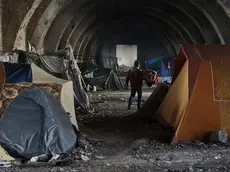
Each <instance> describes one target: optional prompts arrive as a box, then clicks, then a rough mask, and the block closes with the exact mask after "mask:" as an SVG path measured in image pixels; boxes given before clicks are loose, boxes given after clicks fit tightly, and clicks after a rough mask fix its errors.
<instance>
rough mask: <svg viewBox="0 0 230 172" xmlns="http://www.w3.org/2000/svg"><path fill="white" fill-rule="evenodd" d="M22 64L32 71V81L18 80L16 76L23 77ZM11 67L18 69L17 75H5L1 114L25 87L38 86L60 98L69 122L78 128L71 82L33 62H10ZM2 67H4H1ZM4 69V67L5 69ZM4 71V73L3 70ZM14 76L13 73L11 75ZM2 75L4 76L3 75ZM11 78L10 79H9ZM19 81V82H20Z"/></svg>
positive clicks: (0, 105)
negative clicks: (68, 115)
mask: <svg viewBox="0 0 230 172" xmlns="http://www.w3.org/2000/svg"><path fill="white" fill-rule="evenodd" d="M1 64H2V63H1ZM4 66H10V64H9V63H7V64H5V63H4ZM23 66H27V68H28V66H29V67H30V68H29V69H30V70H31V71H28V72H29V73H32V82H26V81H24V80H18V79H17V78H23V77H22V76H24V74H25V73H24V70H21V69H23ZM11 68H13V69H18V70H14V73H16V74H17V75H16V76H17V77H11V75H9V77H10V78H7V76H6V83H5V85H4V89H3V94H2V95H1V98H0V115H2V114H3V113H4V112H5V110H6V109H7V107H8V105H9V103H10V102H11V101H12V100H13V99H14V98H15V97H16V96H17V95H19V94H20V93H21V92H22V91H23V90H24V89H25V88H30V87H35V86H36V87H40V88H43V89H45V90H47V91H48V92H51V93H52V94H53V95H54V96H55V97H56V98H57V99H58V100H60V102H61V104H62V106H63V107H64V109H65V110H66V112H68V113H69V114H70V119H71V122H72V123H73V124H74V125H75V126H76V127H77V128H78V125H77V120H76V114H75V108H74V91H73V82H72V81H66V80H62V79H59V78H56V77H54V76H52V75H50V74H48V73H46V72H45V71H43V70H41V69H40V68H39V67H37V66H36V65H35V64H31V65H28V64H17V63H14V64H11ZM3 69H4V68H3ZM5 70H6V69H5ZM4 73H6V72H5V71H4ZM13 76H14V75H13ZM3 77H4V76H3ZM10 79H11V80H10ZM9 80H10V81H15V82H9V83H8V82H7V81H9ZM20 81H21V82H20Z"/></svg>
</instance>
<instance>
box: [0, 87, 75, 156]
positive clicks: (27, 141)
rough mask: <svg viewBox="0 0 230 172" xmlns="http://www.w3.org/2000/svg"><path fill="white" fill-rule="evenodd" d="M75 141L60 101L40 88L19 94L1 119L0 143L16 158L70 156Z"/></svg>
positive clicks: (72, 130) (29, 89) (26, 90)
mask: <svg viewBox="0 0 230 172" xmlns="http://www.w3.org/2000/svg"><path fill="white" fill-rule="evenodd" d="M76 140H77V136H76V134H75V132H74V129H73V127H72V124H71V122H70V119H69V117H68V115H67V113H66V112H65V110H64V108H63V107H62V105H61V103H60V102H59V101H58V100H57V99H56V98H55V97H54V96H53V95H52V94H51V93H48V92H46V91H44V90H42V89H40V88H38V87H34V88H28V89H25V90H24V91H23V92H22V93H21V94H20V95H18V96H17V97H16V98H15V99H14V100H13V101H12V102H11V103H10V105H9V106H8V108H7V110H6V111H5V113H4V114H3V117H2V119H1V120H0V144H1V145H2V146H3V147H4V148H5V149H6V150H7V151H8V153H9V154H10V155H11V156H13V157H15V158H29V159H30V158H32V157H34V156H38V155H41V154H46V155H48V156H54V155H69V154H70V153H71V152H72V150H73V149H74V147H75V145H76Z"/></svg>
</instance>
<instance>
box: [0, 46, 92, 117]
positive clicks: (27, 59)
mask: <svg viewBox="0 0 230 172" xmlns="http://www.w3.org/2000/svg"><path fill="white" fill-rule="evenodd" d="M14 54H17V61H16V62H14V63H21V64H22V66H23V64H35V66H38V67H39V68H40V69H42V70H43V71H45V72H47V73H48V74H51V75H52V76H55V77H57V78H60V79H63V80H69V81H73V89H74V97H75V105H76V107H80V108H81V109H82V111H83V112H85V113H88V112H89V111H91V110H92V107H91V105H90V103H89V98H88V95H87V93H86V91H85V89H84V87H83V85H82V76H81V73H80V70H79V69H78V66H77V63H75V62H74V61H75V60H74V56H73V52H72V47H71V46H70V45H69V46H67V47H66V48H65V49H63V50H60V51H58V52H54V53H52V54H51V55H39V54H36V53H33V52H28V51H22V50H16V51H14ZM2 56H3V55H2ZM0 57H1V56H0ZM3 57H4V58H3V59H9V58H7V57H8V56H7V54H5V55H4V56H3ZM0 60H1V58H0ZM11 61H12V60H11ZM11 61H10V60H9V61H8V62H11ZM73 64H74V65H73ZM43 74H44V72H43ZM38 77H39V76H38ZM40 78H41V77H40ZM41 80H42V78H41ZM65 82H67V81H65Z"/></svg>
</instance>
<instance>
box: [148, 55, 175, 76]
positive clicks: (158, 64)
mask: <svg viewBox="0 0 230 172" xmlns="http://www.w3.org/2000/svg"><path fill="white" fill-rule="evenodd" d="M173 59H174V58H173V57H157V58H153V59H150V60H148V61H147V64H148V68H149V69H152V70H155V71H157V73H158V75H159V76H162V77H171V76H172V71H173V63H174V60H173ZM168 63H170V68H168Z"/></svg>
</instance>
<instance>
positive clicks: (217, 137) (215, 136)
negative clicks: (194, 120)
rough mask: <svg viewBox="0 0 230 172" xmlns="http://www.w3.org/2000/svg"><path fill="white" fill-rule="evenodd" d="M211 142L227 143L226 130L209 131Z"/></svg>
mask: <svg viewBox="0 0 230 172" xmlns="http://www.w3.org/2000/svg"><path fill="white" fill-rule="evenodd" d="M210 141H211V142H218V143H227V142H228V133H227V131H226V130H216V131H213V132H212V133H211V136H210Z"/></svg>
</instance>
